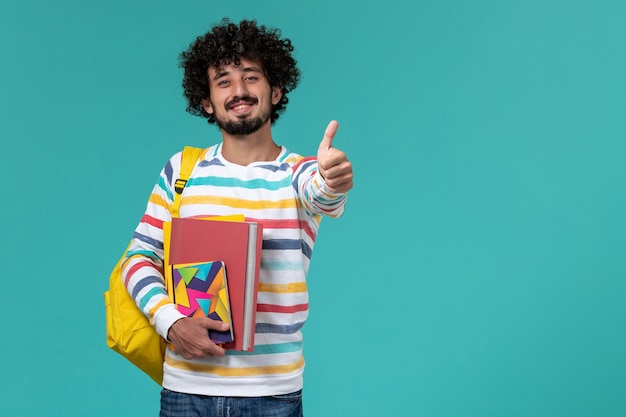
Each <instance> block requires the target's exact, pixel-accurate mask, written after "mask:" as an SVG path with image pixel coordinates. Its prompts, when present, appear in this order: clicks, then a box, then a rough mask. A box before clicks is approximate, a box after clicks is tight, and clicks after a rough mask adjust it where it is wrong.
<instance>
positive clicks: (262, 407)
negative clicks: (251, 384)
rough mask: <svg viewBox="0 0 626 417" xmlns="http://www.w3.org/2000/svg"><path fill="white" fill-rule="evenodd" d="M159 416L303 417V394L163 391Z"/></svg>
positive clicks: (297, 392) (299, 392)
mask: <svg viewBox="0 0 626 417" xmlns="http://www.w3.org/2000/svg"><path fill="white" fill-rule="evenodd" d="M159 416H160V417H302V391H301V390H300V391H296V392H293V393H291V394H284V395H274V396H268V397H209V396H205V395H195V394H182V393H180V392H174V391H170V390H167V389H164V390H162V391H161V413H160V414H159Z"/></svg>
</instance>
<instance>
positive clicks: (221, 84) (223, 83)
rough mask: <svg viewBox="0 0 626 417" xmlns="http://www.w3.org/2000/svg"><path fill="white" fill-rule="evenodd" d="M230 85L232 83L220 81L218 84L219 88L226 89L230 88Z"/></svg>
mask: <svg viewBox="0 0 626 417" xmlns="http://www.w3.org/2000/svg"><path fill="white" fill-rule="evenodd" d="M228 84H230V81H228V80H220V81H218V82H217V86H218V87H226V86H228Z"/></svg>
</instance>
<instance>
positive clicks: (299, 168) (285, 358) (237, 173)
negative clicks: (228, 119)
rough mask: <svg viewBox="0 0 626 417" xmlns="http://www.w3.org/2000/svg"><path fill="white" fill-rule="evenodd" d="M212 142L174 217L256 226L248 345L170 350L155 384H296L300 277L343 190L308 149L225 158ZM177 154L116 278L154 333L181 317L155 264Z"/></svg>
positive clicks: (338, 208)
mask: <svg viewBox="0 0 626 417" xmlns="http://www.w3.org/2000/svg"><path fill="white" fill-rule="evenodd" d="M221 146H222V145H221V144H218V145H214V146H212V147H210V148H207V149H205V150H204V152H203V153H202V155H201V157H200V160H199V162H198V163H197V164H196V166H195V167H194V169H193V171H192V174H191V177H190V179H189V181H188V182H187V186H186V187H185V189H184V190H183V194H182V198H181V205H180V217H201V216H202V217H204V216H218V215H232V214H243V215H244V216H245V218H246V220H248V221H256V222H259V223H261V224H262V225H263V248H262V255H261V271H260V276H259V292H258V306H257V323H256V333H255V346H254V351H253V352H240V351H233V350H227V351H226V356H224V357H222V358H218V357H213V356H210V357H202V358H199V359H193V360H187V359H184V358H183V357H182V356H181V355H178V354H177V353H176V352H174V351H173V350H171V349H169V348H168V350H167V352H166V356H165V363H164V379H163V387H164V388H166V389H169V390H172V391H178V392H185V393H193V394H201V395H217V396H244V397H248V396H264V395H278V394H285V393H289V392H293V391H297V390H299V389H301V388H302V373H303V370H304V358H303V355H302V347H303V339H302V333H301V328H302V326H303V325H304V323H305V321H306V319H307V315H308V309H309V304H308V303H309V298H308V292H307V286H306V276H307V271H308V269H309V262H310V260H311V255H312V252H313V247H314V244H315V238H316V236H317V232H318V228H319V225H320V221H321V218H322V215H328V216H331V217H338V216H340V215H341V214H342V213H343V210H344V206H345V202H346V197H347V194H335V193H333V192H331V191H330V190H329V189H328V187H327V186H326V184H325V183H324V180H323V178H322V177H321V175H320V174H319V172H317V161H316V159H315V158H314V157H309V158H303V157H302V156H300V155H298V154H295V153H291V152H289V151H288V150H287V149H285V148H284V147H283V148H282V150H281V152H280V155H279V156H278V158H277V159H276V160H274V161H263V162H256V163H252V164H250V165H247V166H241V165H236V164H233V163H230V162H228V161H227V160H225V159H224V157H223V156H222V154H221ZM180 158H181V153H180V152H179V153H177V154H175V155H174V156H172V158H170V160H169V161H168V162H167V164H166V165H165V167H164V168H163V170H162V171H161V174H160V177H159V181H158V182H157V184H156V185H155V187H154V189H153V191H152V194H151V195H150V198H149V201H148V204H147V208H146V211H145V214H144V216H143V218H142V219H141V221H140V223H139V225H138V226H137V228H136V230H135V233H134V236H133V240H132V244H131V247H130V248H129V251H128V254H127V259H126V261H125V263H124V265H123V274H122V276H123V279H124V282H125V285H126V288H127V289H128V292H129V293H130V294H131V295H132V297H133V298H134V299H135V301H136V303H137V305H138V306H139V308H140V309H141V310H142V311H143V312H144V314H146V316H147V317H148V318H149V319H150V321H151V323H152V324H153V325H154V326H155V328H156V330H157V332H158V333H159V334H160V335H161V336H163V337H166V336H167V332H168V330H169V328H170V326H171V325H172V324H173V323H174V322H175V321H176V320H178V319H180V318H182V317H184V316H183V315H182V314H181V313H179V312H178V311H177V310H176V307H175V306H174V305H173V304H171V303H170V302H169V300H168V297H167V293H166V290H165V285H164V280H163V274H162V268H163V222H168V221H170V220H171V214H170V211H171V207H172V203H173V200H174V182H175V181H176V179H177V178H178V174H179V172H180Z"/></svg>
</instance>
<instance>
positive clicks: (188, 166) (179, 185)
mask: <svg viewBox="0 0 626 417" xmlns="http://www.w3.org/2000/svg"><path fill="white" fill-rule="evenodd" d="M202 151H203V149H202V148H196V147H193V146H185V148H184V149H183V154H182V157H181V161H180V174H179V177H178V179H177V180H176V181H175V182H174V191H176V192H175V193H174V206H173V207H172V217H178V215H179V212H180V199H181V197H182V195H183V190H184V189H185V185H187V180H189V176H190V175H191V171H192V170H193V167H194V166H196V162H197V161H198V158H200V154H201V153H202Z"/></svg>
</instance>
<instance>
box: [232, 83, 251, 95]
mask: <svg viewBox="0 0 626 417" xmlns="http://www.w3.org/2000/svg"><path fill="white" fill-rule="evenodd" d="M233 95H234V96H237V97H244V96H247V95H248V86H247V85H246V83H245V81H244V80H237V81H235V82H234V85H233Z"/></svg>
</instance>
